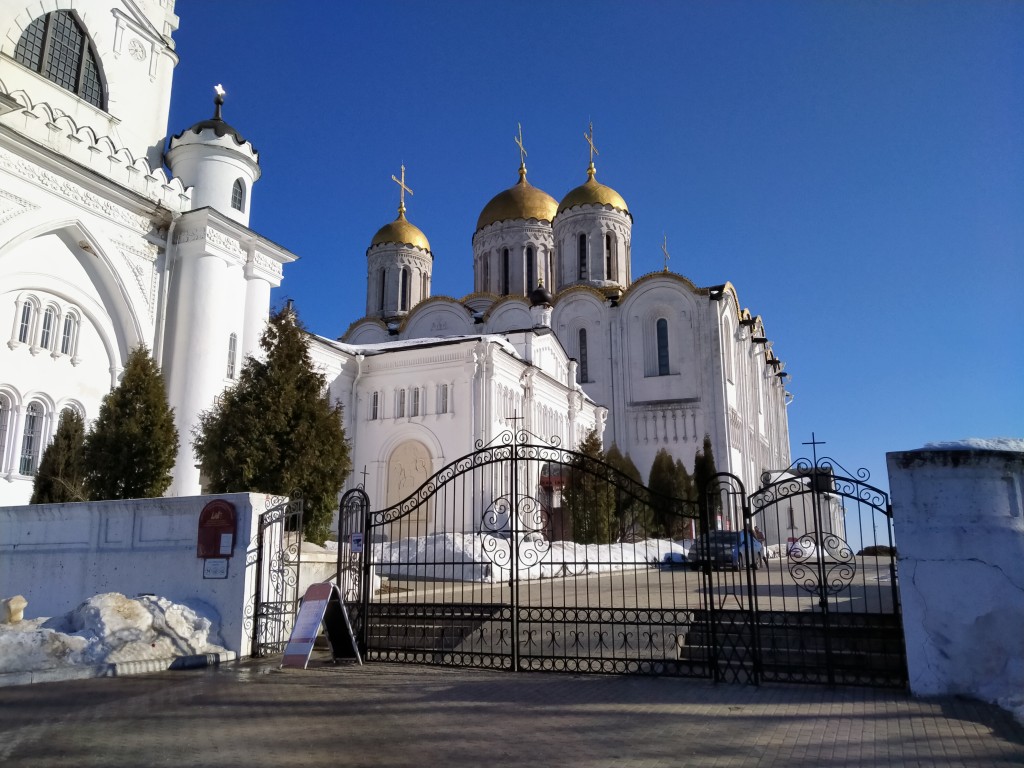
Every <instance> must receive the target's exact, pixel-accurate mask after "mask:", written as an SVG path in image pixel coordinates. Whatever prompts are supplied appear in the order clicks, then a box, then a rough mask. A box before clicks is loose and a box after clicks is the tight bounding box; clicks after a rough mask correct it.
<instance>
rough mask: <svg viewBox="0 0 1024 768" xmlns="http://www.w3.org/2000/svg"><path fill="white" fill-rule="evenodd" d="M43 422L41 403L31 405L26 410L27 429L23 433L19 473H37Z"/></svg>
mask: <svg viewBox="0 0 1024 768" xmlns="http://www.w3.org/2000/svg"><path fill="white" fill-rule="evenodd" d="M42 422H43V409H42V408H41V407H40V405H39V403H29V406H28V408H26V409H25V428H24V430H23V431H22V433H21V463H20V465H19V467H18V471H19V472H20V473H21V474H23V475H34V474H35V473H36V460H37V459H38V454H39V437H40V431H41V430H42V426H43V424H42Z"/></svg>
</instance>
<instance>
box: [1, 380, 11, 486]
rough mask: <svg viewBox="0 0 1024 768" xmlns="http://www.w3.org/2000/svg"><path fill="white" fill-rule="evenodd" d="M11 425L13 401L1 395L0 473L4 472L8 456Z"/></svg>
mask: <svg viewBox="0 0 1024 768" xmlns="http://www.w3.org/2000/svg"><path fill="white" fill-rule="evenodd" d="M10 425H11V401H10V400H8V399H7V398H6V397H4V396H3V395H0V472H3V470H4V456H5V455H6V454H7V429H8V427H10Z"/></svg>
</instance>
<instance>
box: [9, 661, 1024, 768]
mask: <svg viewBox="0 0 1024 768" xmlns="http://www.w3.org/2000/svg"><path fill="white" fill-rule="evenodd" d="M0 765H3V766H5V768H6V767H7V766H48V767H49V766H54V767H61V766H75V767H76V768H80V767H82V766H164V765H168V766H176V767H177V766H192V765H194V766H247V767H252V766H279V767H281V768H285V767H289V766H506V765H507V766H520V765H522V766H526V765H529V766H588V767H590V766H658V767H659V768H664V767H665V766H702V767H703V766H787V767H788V768H793V767H794V766H865V767H867V766H872V767H874V766H888V765H892V766H997V765H1024V726H1022V725H1021V724H1019V723H1017V722H1016V721H1015V720H1013V718H1012V717H1011V716H1010V715H1009V714H1008V713H1006V712H1004V711H1002V710H1000V709H999V708H997V707H994V706H990V705H987V704H982V703H979V702H975V701H970V700H966V699H957V698H941V699H926V700H921V699H913V698H910V697H909V696H906V695H904V694H902V693H898V692H891V691H879V690H871V689H862V688H840V689H828V688H822V687H808V686H764V687H761V688H753V687H747V686H739V685H724V684H723V685H713V684H710V683H706V682H703V681H694V680H680V679H669V678H638V677H611V676H573V675H565V674H542V673H522V674H511V673H507V672H487V671H475V670H464V669H436V668H429V667H417V666H404V665H389V664H373V665H366V666H363V667H356V666H350V665H345V666H334V665H330V664H326V663H324V662H322V661H314V663H313V665H312V666H311V668H310V669H308V670H305V671H302V670H280V669H278V668H277V666H276V664H275V663H274V662H272V661H271V662H258V663H257V662H249V663H242V664H231V665H226V666H222V667H219V668H208V669H201V670H191V671H180V672H164V673H160V674H151V675H144V676H137V677H125V678H113V679H110V678H107V679H97V680H76V681H68V682H62V683H46V684H39V685H31V686H20V687H13V688H4V689H0Z"/></svg>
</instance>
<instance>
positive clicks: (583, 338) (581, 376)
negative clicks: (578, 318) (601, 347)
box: [576, 328, 590, 384]
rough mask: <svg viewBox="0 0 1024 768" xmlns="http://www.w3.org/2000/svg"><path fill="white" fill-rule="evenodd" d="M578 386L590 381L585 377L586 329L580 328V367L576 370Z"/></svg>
mask: <svg viewBox="0 0 1024 768" xmlns="http://www.w3.org/2000/svg"><path fill="white" fill-rule="evenodd" d="M576 371H577V374H578V376H577V378H579V382H580V384H585V383H586V382H588V381H590V377H589V376H588V375H587V329H586V328H580V366H579V368H577V369H576Z"/></svg>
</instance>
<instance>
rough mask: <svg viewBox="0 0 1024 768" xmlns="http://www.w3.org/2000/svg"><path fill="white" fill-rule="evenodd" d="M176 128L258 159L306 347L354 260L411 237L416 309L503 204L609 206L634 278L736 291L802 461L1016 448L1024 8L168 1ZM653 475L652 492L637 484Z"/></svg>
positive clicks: (1022, 410)
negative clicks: (605, 194)
mask: <svg viewBox="0 0 1024 768" xmlns="http://www.w3.org/2000/svg"><path fill="white" fill-rule="evenodd" d="M177 13H178V15H179V16H180V18H181V27H180V29H179V31H178V33H177V34H176V35H175V40H176V43H177V48H178V52H179V55H180V56H181V62H180V64H179V65H178V67H177V70H176V74H175V95H174V99H173V101H172V105H171V118H170V125H169V130H170V131H171V132H172V133H176V132H177V131H179V130H181V129H182V128H185V127H187V126H188V125H191V124H192V123H194V122H195V121H197V120H199V119H202V118H205V117H208V116H209V114H210V113H212V96H213V91H212V88H213V85H214V84H216V83H223V84H224V87H225V88H226V89H227V94H228V95H227V103H226V105H225V110H224V116H225V119H227V120H228V121H229V122H230V123H231V124H232V125H234V126H235V127H236V128H238V129H239V130H240V131H241V132H242V133H243V134H244V135H245V136H246V138H248V139H250V140H251V141H252V142H253V143H254V144H255V146H256V147H257V149H258V150H259V151H260V160H261V165H262V169H263V177H262V179H261V180H260V182H259V183H258V184H257V185H256V187H255V189H254V191H253V201H252V211H253V213H252V222H251V223H252V226H253V228H254V229H255V230H256V231H257V232H259V233H260V234H262V235H264V236H266V237H268V238H270V239H271V240H274V241H275V242H278V243H280V244H282V245H284V246H285V247H287V248H289V249H290V250H292V251H294V252H295V253H297V254H298V255H299V256H300V257H301V260H300V261H299V262H297V263H295V264H293V265H291V266H290V267H289V268H288V269H287V270H286V272H285V282H284V284H283V285H282V287H281V288H280V289H279V290H277V291H276V292H275V295H274V299H275V301H276V302H278V303H280V302H281V301H283V299H284V298H285V297H291V298H293V299H294V300H295V302H296V306H297V308H298V310H299V313H300V316H301V317H302V319H303V320H304V322H305V323H306V325H307V326H308V327H309V328H310V330H312V331H314V332H316V333H319V334H322V335H325V336H330V337H337V336H339V335H341V334H342V333H343V332H344V331H345V329H346V328H347V327H348V325H349V324H350V323H351V322H352V321H354V320H356V319H357V318H359V317H361V316H362V315H363V314H364V311H365V303H366V298H365V279H366V261H365V252H366V247H367V246H368V245H369V242H370V239H371V238H372V237H373V234H374V233H375V232H376V230H377V229H378V228H379V227H381V226H382V225H384V224H385V223H387V222H388V221H391V220H392V219H393V218H394V216H395V213H396V208H397V205H398V190H397V187H396V185H395V184H394V183H393V182H392V181H391V174H398V172H399V166H400V165H402V164H403V163H404V164H405V166H406V174H407V176H406V178H407V182H408V184H409V186H410V187H411V188H412V189H413V191H414V193H415V194H414V196H413V197H411V198H408V199H407V201H406V204H407V208H408V218H409V220H410V221H412V222H413V223H414V224H416V225H417V226H418V227H420V229H422V230H423V232H424V233H425V234H426V236H427V237H428V239H429V240H430V243H431V248H432V250H433V253H434V275H433V293H434V294H435V295H438V294H443V295H450V296H455V297H461V296H464V295H465V294H467V293H469V292H470V291H471V290H472V277H471V268H472V247H471V238H472V235H473V231H474V228H475V225H476V219H477V216H478V215H479V213H480V211H481V209H482V208H483V206H484V205H485V204H486V203H487V201H488V200H489V199H490V198H491V197H492V196H493V195H495V194H497V193H498V192H499V191H501V190H503V189H505V188H507V187H509V186H511V185H512V184H513V183H514V182H515V181H516V179H517V176H516V170H517V168H518V163H519V154H518V149H517V147H516V146H515V144H514V143H513V136H514V135H515V133H516V124H517V123H522V126H523V135H524V141H525V146H526V149H527V151H528V153H529V156H528V158H527V167H528V169H529V178H530V181H531V183H533V184H534V185H535V186H538V187H540V188H542V189H544V190H545V191H546V192H548V193H549V194H551V195H552V196H553V197H555V198H556V199H560V198H561V197H562V196H563V195H564V194H565V193H566V192H568V191H569V190H570V189H571V188H573V187H575V186H577V185H578V184H580V183H582V182H583V181H585V180H586V167H587V162H588V160H589V156H588V148H587V145H586V142H585V141H584V139H583V133H584V131H585V130H586V128H587V124H588V122H590V121H593V124H594V134H595V143H596V145H597V148H598V150H599V152H600V155H599V156H598V157H597V158H596V159H595V163H596V165H597V174H598V175H597V178H598V180H599V181H601V182H603V183H605V184H608V185H610V186H612V187H614V188H615V189H616V190H617V191H618V192H619V193H620V194H621V195H622V196H623V197H624V198H625V200H626V202H627V203H628V204H629V207H630V210H631V212H632V214H633V217H634V226H633V239H632V251H633V278H634V279H636V278H638V277H639V276H641V275H643V274H645V273H647V272H651V271H654V270H659V269H661V267H662V263H663V261H662V252H661V243H662V238H663V236H666V235H667V237H668V248H669V252H670V253H671V257H672V258H671V262H670V268H671V269H673V270H674V271H676V272H679V273H681V274H683V275H685V276H686V277H688V278H690V279H691V280H693V281H694V282H695V283H696V284H697V285H700V286H708V285H716V284H719V283H722V282H725V281H726V280H730V281H732V282H733V283H734V284H735V285H736V287H737V290H738V292H739V296H740V301H741V304H742V305H743V306H745V307H749V308H750V310H751V311H752V312H753V313H755V314H760V315H762V317H763V318H764V321H765V326H766V329H767V332H768V336H769V338H770V339H771V340H772V341H773V342H774V350H775V352H776V354H777V355H778V356H779V357H780V358H782V359H783V360H784V361H785V362H786V370H787V371H788V372H789V373H790V374H791V376H792V378H791V379H789V390H790V391H791V392H792V393H793V395H794V400H793V404H792V405H791V406H790V409H789V424H790V434H791V438H792V444H793V455H794V457H797V456H801V455H805V452H806V449H805V448H804V446H802V445H801V443H802V442H804V441H806V440H809V439H810V435H811V432H812V431H813V432H814V433H815V434H816V435H817V437H818V439H819V440H824V441H826V443H827V445H825V446H824V447H823V448H819V452H823V453H827V454H828V455H830V456H833V457H835V458H836V459H837V460H838V461H839V462H840V463H841V464H843V465H844V466H847V467H848V468H849V469H851V470H852V469H855V468H858V467H866V468H867V469H868V470H869V471H870V472H871V473H872V482H874V483H875V484H877V485H879V486H881V487H883V488H886V487H887V486H888V481H887V478H886V473H885V453H886V452H887V451H894V450H905V449H911V448H917V447H920V446H921V445H922V444H924V443H925V442H927V441H934V440H955V439H960V438H964V437H997V436H1016V437H1020V436H1024V339H1022V337H1021V336H1018V335H1017V332H1018V322H1020V319H1021V318H1019V317H1018V315H1019V313H1020V310H1021V308H1022V304H1024V302H1022V295H1024V266H1022V265H1024V3H1014V2H963V1H960V2H950V3H945V2H923V1H921V2H772V3H766V2H674V3H655V2H648V3H622V2H603V1H600V0H599V1H598V2H587V3H582V2H571V3H570V2H567V3H538V2H516V3H484V2H480V3H471V2H447V3H441V2H438V3H433V2H431V3H425V2H424V3H413V2H401V3H394V2H379V3H362V4H353V3H341V2H287V3H284V2H281V3H271V2H258V1H253V0H250V1H249V2H234V1H233V0H231V1H229V0H218V2H197V1H196V0H179V2H178V4H177ZM642 471H645V470H643V468H642Z"/></svg>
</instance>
